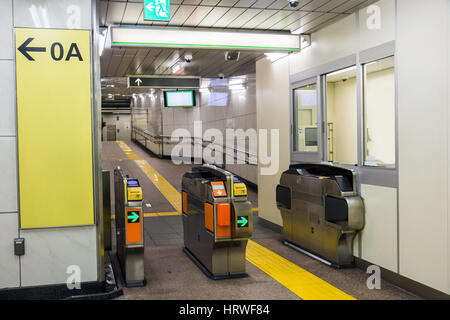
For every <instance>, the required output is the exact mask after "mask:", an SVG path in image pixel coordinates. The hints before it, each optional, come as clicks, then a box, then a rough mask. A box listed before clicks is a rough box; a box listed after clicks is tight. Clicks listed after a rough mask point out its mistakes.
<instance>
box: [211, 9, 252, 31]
mask: <svg viewBox="0 0 450 320" xmlns="http://www.w3.org/2000/svg"><path fill="white" fill-rule="evenodd" d="M244 11H245V9H243V8H232V9H230V11H228V12H227V13H225V14H224V15H223V16H222V18H220V19H219V20H218V21H217V22H216V23H215V24H214V27H216V28H225V27H226V26H228V25H229V24H230V23H231V22H232V21H234V20H235V19H236V18H237V17H239V16H240V15H241V14H243V13H244Z"/></svg>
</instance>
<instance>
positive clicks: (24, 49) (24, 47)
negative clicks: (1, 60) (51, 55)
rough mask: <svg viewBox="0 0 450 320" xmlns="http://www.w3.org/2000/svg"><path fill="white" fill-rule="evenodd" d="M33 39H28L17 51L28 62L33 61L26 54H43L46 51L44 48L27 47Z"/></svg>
mask: <svg viewBox="0 0 450 320" xmlns="http://www.w3.org/2000/svg"><path fill="white" fill-rule="evenodd" d="M33 40H34V38H28V39H27V40H26V41H25V42H24V43H22V44H21V45H20V47H19V48H17V50H19V51H20V53H22V54H23V55H24V56H25V58H27V59H28V60H30V61H34V59H33V57H32V56H30V55H29V54H28V52H45V51H46V50H47V49H46V48H44V47H28V45H29V44H30V42H31V41H33Z"/></svg>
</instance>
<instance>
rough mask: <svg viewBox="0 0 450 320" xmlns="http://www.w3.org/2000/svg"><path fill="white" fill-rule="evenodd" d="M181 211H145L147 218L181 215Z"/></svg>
mask: <svg viewBox="0 0 450 320" xmlns="http://www.w3.org/2000/svg"><path fill="white" fill-rule="evenodd" d="M179 215H181V212H155V213H144V217H145V218H150V217H167V216H179Z"/></svg>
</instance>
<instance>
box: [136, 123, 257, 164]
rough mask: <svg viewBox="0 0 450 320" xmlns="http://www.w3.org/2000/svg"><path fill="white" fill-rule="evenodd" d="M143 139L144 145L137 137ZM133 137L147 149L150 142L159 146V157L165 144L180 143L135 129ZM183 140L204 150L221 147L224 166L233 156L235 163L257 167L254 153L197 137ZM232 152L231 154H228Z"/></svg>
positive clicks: (164, 136) (165, 136)
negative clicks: (199, 145)
mask: <svg viewBox="0 0 450 320" xmlns="http://www.w3.org/2000/svg"><path fill="white" fill-rule="evenodd" d="M138 136H139V137H141V139H140V140H144V143H141V142H140V140H139V139H138V138H137V137H138ZM131 137H132V139H133V140H134V141H137V142H139V143H141V144H143V145H144V146H145V147H146V148H147V149H148V146H147V142H148V141H150V142H151V143H153V144H155V145H159V154H158V155H159V156H163V155H164V154H163V145H164V144H178V143H179V141H172V136H167V135H154V134H152V133H150V132H149V131H147V130H143V129H140V128H134V127H133V129H132V133H131ZM183 139H188V140H190V144H191V146H195V145H198V144H201V145H202V147H203V148H208V147H210V148H214V147H217V146H218V147H220V148H222V150H223V152H222V154H223V162H222V163H223V165H225V164H226V157H227V155H228V156H230V155H231V156H232V157H233V160H234V161H237V163H238V164H247V165H252V166H256V165H257V155H256V154H254V153H251V152H249V151H247V150H242V149H239V148H233V147H229V146H226V145H225V146H224V145H222V144H219V143H216V142H215V141H208V140H204V139H202V138H196V137H183ZM228 151H230V152H228Z"/></svg>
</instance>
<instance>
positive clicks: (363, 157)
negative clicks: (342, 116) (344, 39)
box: [361, 54, 398, 170]
mask: <svg viewBox="0 0 450 320" xmlns="http://www.w3.org/2000/svg"><path fill="white" fill-rule="evenodd" d="M391 57H392V58H394V66H393V68H394V92H395V93H394V94H395V98H394V99H395V101H394V108H395V110H394V111H395V119H394V125H395V126H396V123H397V112H396V109H397V103H396V100H397V99H396V97H397V89H396V85H395V83H396V78H397V77H396V66H395V55H394V54H392V55H388V56H386V57H382V58H377V59H374V60H370V61H367V62H361V80H362V81H361V83H362V96H361V99H362V102H361V119H362V121H361V139H362V145H361V148H362V150H361V166H362V167H364V168H373V169H385V170H396V168H397V166H398V164H397V151H396V150H397V138H396V137H397V128H395V136H396V137H394V138H395V141H394V143H395V148H394V150H395V151H394V152H395V154H394V157H395V161H394V164H393V165H394V167H388V166H378V165H377V166H371V165H367V164H366V135H367V132H366V122H367V120H366V113H367V112H366V103H367V73H366V68H367V65H368V64H370V63H373V62H376V61H380V60H383V59H387V58H391Z"/></svg>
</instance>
